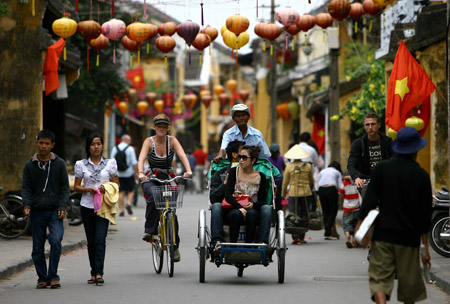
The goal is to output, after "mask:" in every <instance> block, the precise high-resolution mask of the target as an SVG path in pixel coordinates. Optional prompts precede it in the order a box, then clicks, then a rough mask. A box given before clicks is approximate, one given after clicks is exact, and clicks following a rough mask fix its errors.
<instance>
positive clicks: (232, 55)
mask: <svg viewBox="0 0 450 304" xmlns="http://www.w3.org/2000/svg"><path fill="white" fill-rule="evenodd" d="M231 58H234V51H233V49H231Z"/></svg>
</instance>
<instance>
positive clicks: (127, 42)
mask: <svg viewBox="0 0 450 304" xmlns="http://www.w3.org/2000/svg"><path fill="white" fill-rule="evenodd" d="M121 42H122V45H123V47H124V48H126V49H127V50H128V51H130V52H134V51H137V50H139V48H140V47H141V46H142V42H136V41H134V40H132V39H130V38H128V36H127V35H125V36H123V37H122V41H121ZM139 59H140V58H139V57H138V63H139V61H140V60H139ZM130 66H133V54H130Z"/></svg>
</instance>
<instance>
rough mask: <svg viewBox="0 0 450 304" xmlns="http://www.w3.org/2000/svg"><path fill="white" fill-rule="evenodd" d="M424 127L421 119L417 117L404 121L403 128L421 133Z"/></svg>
mask: <svg viewBox="0 0 450 304" xmlns="http://www.w3.org/2000/svg"><path fill="white" fill-rule="evenodd" d="M424 126H425V123H424V121H423V119H422V118H419V117H417V116H411V117H410V118H408V119H407V120H406V121H405V127H413V128H414V129H416V130H417V131H421V130H422V129H423V127H424Z"/></svg>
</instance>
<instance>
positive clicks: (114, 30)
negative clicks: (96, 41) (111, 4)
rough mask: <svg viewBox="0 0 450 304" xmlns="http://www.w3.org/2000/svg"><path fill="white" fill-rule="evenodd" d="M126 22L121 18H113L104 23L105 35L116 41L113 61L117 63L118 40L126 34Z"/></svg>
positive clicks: (103, 30)
mask: <svg viewBox="0 0 450 304" xmlns="http://www.w3.org/2000/svg"><path fill="white" fill-rule="evenodd" d="M125 30H126V25H125V22H123V21H122V20H119V19H115V18H113V19H111V20H109V21H107V22H105V23H103V24H102V32H103V35H105V36H106V37H108V38H109V39H111V40H112V41H114V52H113V62H114V63H116V40H117V39H119V38H120V37H122V36H123V34H125Z"/></svg>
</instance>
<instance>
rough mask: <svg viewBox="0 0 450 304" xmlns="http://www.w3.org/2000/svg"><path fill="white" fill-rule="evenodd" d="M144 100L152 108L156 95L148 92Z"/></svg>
mask: <svg viewBox="0 0 450 304" xmlns="http://www.w3.org/2000/svg"><path fill="white" fill-rule="evenodd" d="M145 99H146V100H147V102H148V103H149V104H150V105H151V106H153V105H154V104H155V101H156V93H154V92H148V93H146V94H145Z"/></svg>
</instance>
